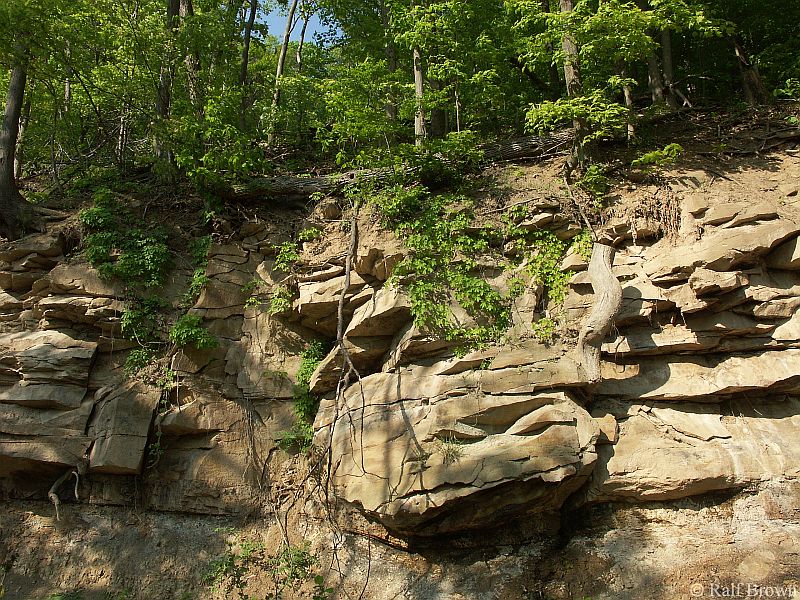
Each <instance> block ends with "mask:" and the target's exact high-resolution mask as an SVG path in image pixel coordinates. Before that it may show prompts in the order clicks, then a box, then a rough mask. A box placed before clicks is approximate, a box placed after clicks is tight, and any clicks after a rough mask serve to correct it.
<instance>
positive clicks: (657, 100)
mask: <svg viewBox="0 0 800 600" xmlns="http://www.w3.org/2000/svg"><path fill="white" fill-rule="evenodd" d="M647 87H648V88H650V97H651V98H652V100H653V104H664V82H663V81H662V80H661V65H659V64H658V56H656V53H655V52H650V54H648V55H647Z"/></svg>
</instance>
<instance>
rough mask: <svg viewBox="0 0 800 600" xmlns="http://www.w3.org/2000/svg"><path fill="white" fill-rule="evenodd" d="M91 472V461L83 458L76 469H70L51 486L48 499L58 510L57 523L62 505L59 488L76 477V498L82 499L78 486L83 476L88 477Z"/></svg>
mask: <svg viewBox="0 0 800 600" xmlns="http://www.w3.org/2000/svg"><path fill="white" fill-rule="evenodd" d="M88 470H89V460H88V458H86V457H84V458H82V459H81V460H80V461H79V462H78V464H77V465H75V468H74V469H68V470H67V471H66V473H64V474H63V475H62V476H61V477H59V478H58V479H56V481H55V483H54V484H53V485H52V486H50V489H49V490H48V492H47V498H48V499H49V500H50V502H52V503H53V506H54V507H55V509H56V521H58V520H60V519H61V515H60V514H59V510H58V507H59V506H60V505H61V499H60V498H59V497H58V488H60V487H61V486H62V485H63V484H64V483H66V481H67V480H68V479H69V478H70V477H73V476H74V477H75V498H77V499H80V496H78V484H79V483H80V477H81V475H86V473H87V471H88Z"/></svg>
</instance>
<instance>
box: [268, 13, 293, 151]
mask: <svg viewBox="0 0 800 600" xmlns="http://www.w3.org/2000/svg"><path fill="white" fill-rule="evenodd" d="M296 10H297V0H292V2H291V4H290V5H289V14H288V16H287V17H286V29H285V30H284V32H283V42H281V49H280V53H279V54H278V67H277V69H276V70H275V92H274V93H273V94H272V110H271V111H270V114H271V118H270V125H269V127H270V131H269V135H268V136H267V144H268V145H270V146H271V145H272V144H274V143H275V126H276V122H275V121H276V120H277V118H278V107H279V106H280V101H281V79H282V78H283V69H284V65H285V64H286V54H287V52H288V51H289V37H290V36H291V35H292V29H294V13H295V11H296Z"/></svg>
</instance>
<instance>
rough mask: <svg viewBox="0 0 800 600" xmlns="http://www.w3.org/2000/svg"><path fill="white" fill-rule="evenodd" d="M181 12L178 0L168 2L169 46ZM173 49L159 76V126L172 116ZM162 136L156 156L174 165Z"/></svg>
mask: <svg viewBox="0 0 800 600" xmlns="http://www.w3.org/2000/svg"><path fill="white" fill-rule="evenodd" d="M179 11H180V5H179V2H178V0H167V21H166V29H167V36H168V38H169V42H168V46H171V44H172V38H173V35H174V33H175V27H176V25H177V23H176V18H175V17H177V16H178V13H179ZM171 55H172V48H171V47H168V48H167V51H166V57H165V59H164V61H163V62H162V64H161V70H160V72H159V76H158V93H157V94H156V116H157V118H158V120H159V122H160V123H159V124H160V125H163V124H164V122H165V121H167V119H169V114H170V107H171V104H172V75H173V72H172V56H171ZM160 135H162V132H160V131H157V132H156V135H155V136H154V140H153V145H154V150H155V154H156V156H157V157H158V158H159V160H162V161H165V162H167V163H168V164H169V165H171V164H172V152H170V151H169V150H166V149H165V148H164V146H163V144H162V140H161V139H159V136H160Z"/></svg>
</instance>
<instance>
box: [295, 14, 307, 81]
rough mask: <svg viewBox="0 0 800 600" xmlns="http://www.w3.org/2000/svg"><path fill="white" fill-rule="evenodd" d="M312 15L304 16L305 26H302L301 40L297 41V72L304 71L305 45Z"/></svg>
mask: <svg viewBox="0 0 800 600" xmlns="http://www.w3.org/2000/svg"><path fill="white" fill-rule="evenodd" d="M310 18H311V15H304V16H303V26H302V27H301V28H300V41H299V42H298V43H297V52H295V54H294V61H295V63H296V64H297V73H298V74H300V73H302V72H303V45H304V44H305V42H306V30H307V29H308V20H309V19H310Z"/></svg>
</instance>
